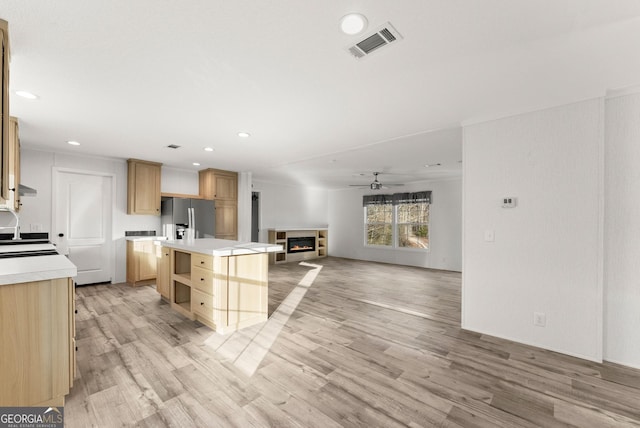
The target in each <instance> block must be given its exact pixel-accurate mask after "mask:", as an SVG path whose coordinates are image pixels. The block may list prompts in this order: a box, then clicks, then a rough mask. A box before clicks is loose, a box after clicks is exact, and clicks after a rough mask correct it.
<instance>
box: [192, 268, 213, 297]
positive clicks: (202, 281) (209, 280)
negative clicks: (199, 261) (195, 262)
mask: <svg viewBox="0 0 640 428" xmlns="http://www.w3.org/2000/svg"><path fill="white" fill-rule="evenodd" d="M191 285H193V286H194V287H195V288H197V289H198V290H200V291H202V292H204V293H208V294H213V271H212V270H207V269H202V268H199V267H197V266H192V268H191Z"/></svg>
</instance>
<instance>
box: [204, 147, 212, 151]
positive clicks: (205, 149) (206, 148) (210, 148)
mask: <svg viewBox="0 0 640 428" xmlns="http://www.w3.org/2000/svg"><path fill="white" fill-rule="evenodd" d="M204 151H205V152H212V151H213V147H205V148H204Z"/></svg>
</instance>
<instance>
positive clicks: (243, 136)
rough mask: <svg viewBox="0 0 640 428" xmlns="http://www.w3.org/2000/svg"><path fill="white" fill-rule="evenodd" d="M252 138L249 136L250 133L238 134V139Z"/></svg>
mask: <svg viewBox="0 0 640 428" xmlns="http://www.w3.org/2000/svg"><path fill="white" fill-rule="evenodd" d="M250 136H251V134H249V133H248V132H243V131H241V132H238V137H240V138H249V137H250Z"/></svg>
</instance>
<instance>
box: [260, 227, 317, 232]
mask: <svg viewBox="0 0 640 428" xmlns="http://www.w3.org/2000/svg"><path fill="white" fill-rule="evenodd" d="M267 230H275V231H276V232H289V231H292V230H329V228H328V227H327V226H324V227H276V228H271V229H267Z"/></svg>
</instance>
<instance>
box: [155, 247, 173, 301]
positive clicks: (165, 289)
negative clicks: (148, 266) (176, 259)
mask: <svg viewBox="0 0 640 428" xmlns="http://www.w3.org/2000/svg"><path fill="white" fill-rule="evenodd" d="M157 266H158V267H157V275H156V290H158V293H160V295H161V296H162V297H163V298H164V299H166V300H170V299H171V249H170V248H168V247H161V248H160V251H159V252H158V253H157Z"/></svg>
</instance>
